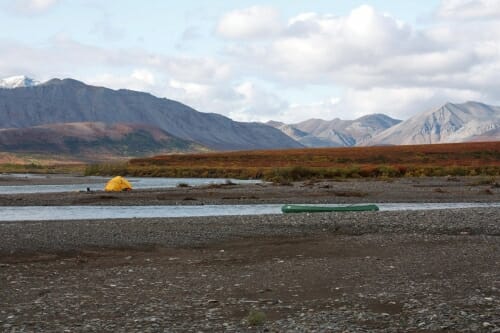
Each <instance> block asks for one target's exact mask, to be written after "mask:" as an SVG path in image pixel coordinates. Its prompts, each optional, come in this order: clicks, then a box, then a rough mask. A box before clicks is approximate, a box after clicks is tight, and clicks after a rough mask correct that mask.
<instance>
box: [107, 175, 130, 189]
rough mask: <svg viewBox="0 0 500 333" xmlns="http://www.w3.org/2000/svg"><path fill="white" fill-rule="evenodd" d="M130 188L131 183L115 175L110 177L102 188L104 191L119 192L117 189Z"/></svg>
mask: <svg viewBox="0 0 500 333" xmlns="http://www.w3.org/2000/svg"><path fill="white" fill-rule="evenodd" d="M131 189H132V185H130V183H129V182H128V180H126V179H125V178H123V177H121V176H116V177H115V178H113V179H111V180H110V181H109V182H108V183H107V184H106V187H105V188H104V190H105V191H106V192H119V191H130V190H131Z"/></svg>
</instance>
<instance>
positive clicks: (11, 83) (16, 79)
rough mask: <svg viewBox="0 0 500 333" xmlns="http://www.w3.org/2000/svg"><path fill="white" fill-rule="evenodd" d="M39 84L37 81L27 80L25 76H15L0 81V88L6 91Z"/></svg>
mask: <svg viewBox="0 0 500 333" xmlns="http://www.w3.org/2000/svg"><path fill="white" fill-rule="evenodd" d="M39 84H40V82H39V81H37V80H34V79H32V78H29V77H27V76H25V75H16V76H11V77H7V78H5V79H0V88H6V89H13V88H24V87H33V86H36V85H39Z"/></svg>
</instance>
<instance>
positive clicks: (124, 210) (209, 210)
mask: <svg viewBox="0 0 500 333" xmlns="http://www.w3.org/2000/svg"><path fill="white" fill-rule="evenodd" d="M281 206H282V205H281V204H269V205H199V206H52V207H49V206H28V207H0V221H48V220H80V219H90V220H92V219H112V218H152V217H190V216H227V215H232V216H236V215H266V214H282V213H281ZM323 206H333V207H334V206H342V205H323ZM378 206H379V208H380V210H381V211H402V210H430V209H454V208H473V207H500V203H383V204H378Z"/></svg>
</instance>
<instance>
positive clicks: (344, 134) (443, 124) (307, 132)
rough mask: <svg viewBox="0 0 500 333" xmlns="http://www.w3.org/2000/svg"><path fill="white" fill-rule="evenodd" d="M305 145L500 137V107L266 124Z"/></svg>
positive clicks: (470, 105) (447, 108)
mask: <svg viewBox="0 0 500 333" xmlns="http://www.w3.org/2000/svg"><path fill="white" fill-rule="evenodd" d="M267 124H268V125H270V126H273V127H275V128H277V129H279V130H281V131H282V132H283V133H285V134H287V135H288V136H290V137H291V138H293V139H294V140H296V141H298V142H300V143H301V144H303V145H304V146H306V147H350V146H376V145H412V144H433V143H451V142H468V141H499V140H500V107H495V106H490V105H486V104H482V103H478V102H467V103H463V104H452V103H446V104H445V105H443V106H441V107H439V108H436V109H432V110H428V111H426V112H423V113H420V114H417V115H416V116H414V117H411V118H409V119H407V120H405V121H401V120H397V119H393V118H390V117H388V116H386V115H383V114H372V115H367V116H363V117H361V118H358V119H356V120H341V119H334V120H330V121H326V120H321V119H310V120H306V121H303V122H300V123H296V124H284V123H281V122H276V121H270V122H268V123H267Z"/></svg>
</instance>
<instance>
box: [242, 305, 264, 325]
mask: <svg viewBox="0 0 500 333" xmlns="http://www.w3.org/2000/svg"><path fill="white" fill-rule="evenodd" d="M246 320H247V323H248V325H250V326H261V325H263V324H264V322H265V321H266V314H265V313H264V312H262V311H259V310H254V309H252V310H250V312H249V313H248V316H247V317H246Z"/></svg>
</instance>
